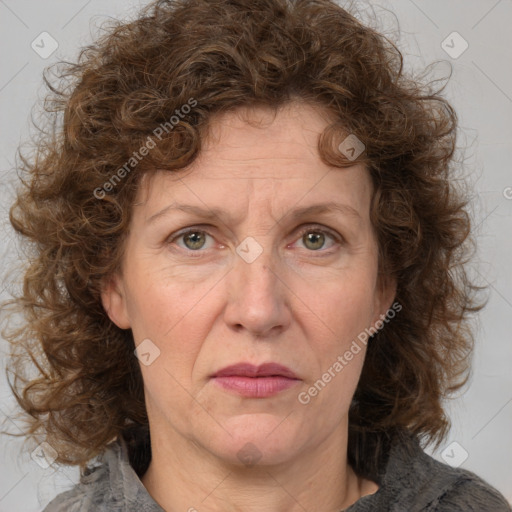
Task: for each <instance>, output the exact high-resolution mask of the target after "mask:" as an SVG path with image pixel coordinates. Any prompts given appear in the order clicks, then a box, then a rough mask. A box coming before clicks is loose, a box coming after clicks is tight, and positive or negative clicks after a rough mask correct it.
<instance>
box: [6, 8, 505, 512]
mask: <svg viewBox="0 0 512 512" xmlns="http://www.w3.org/2000/svg"><path fill="white" fill-rule="evenodd" d="M145 3H146V2H142V1H141V2H139V1H136V0H129V1H126V0H124V1H123V0H109V1H108V2H107V1H100V0H89V1H87V0H80V1H79V0H72V1H70V0H67V1H64V0H46V1H41V0H40V1H36V0H17V1H16V0H0V52H1V56H2V60H1V62H2V65H1V67H0V112H1V115H0V125H1V137H0V155H1V156H0V159H1V165H0V171H1V174H0V179H1V187H0V229H1V233H0V240H1V242H0V243H1V246H0V247H1V248H0V258H1V259H0V265H1V269H2V273H1V274H2V282H1V286H0V290H1V296H0V300H4V299H6V298H8V291H9V290H11V289H14V288H15V287H16V286H19V279H20V276H19V273H16V272H15V271H14V267H13V265H14V264H15V263H16V262H17V261H18V255H17V252H16V247H15V245H14V240H13V239H14V237H13V234H12V232H11V230H10V228H9V225H8V221H7V211H8V207H9V205H10V203H11V202H12V185H13V183H14V182H15V178H16V173H15V152H16V148H17V146H18V145H19V144H20V143H21V142H23V141H26V140H27V139H28V135H29V133H30V113H31V110H32V107H33V106H34V104H35V103H36V101H37V100H38V98H40V97H41V96H42V94H43V93H44V89H43V88H42V80H41V73H42V70H43V68H44V67H46V66H47V65H49V64H51V63H52V62H55V61H56V60H59V59H73V58H74V57H75V56H76V55H77V53H78V48H79V47H80V46H82V45H85V44H87V43H88V42H89V41H90V40H91V38H92V37H94V34H95V33H96V28H95V27H97V26H98V25H99V24H101V22H102V21H104V20H105V19H106V18H107V17H115V18H117V17H124V18H126V17H130V16H133V15H134V13H135V12H136V10H137V7H138V6H139V5H143V4H145ZM355 3H356V6H357V7H358V9H360V16H361V17H363V18H365V16H366V15H367V14H368V12H370V11H371V10H372V8H373V9H374V10H375V12H376V13H377V16H378V20H379V23H380V27H381V28H382V29H383V30H384V31H387V33H389V35H391V36H393V34H394V33H395V32H396V20H398V22H399V25H400V28H401V42H400V47H401V49H402V50H403V51H404V52H405V54H406V55H407V57H406V64H407V67H409V68H411V69H420V68H421V67H423V66H425V65H426V64H428V63H430V62H432V61H434V60H444V61H445V63H444V64H443V63H441V64H440V65H439V66H437V68H436V69H435V70H434V71H433V74H432V76H440V75H442V74H443V73H444V72H445V71H446V69H447V64H446V62H450V63H451V64H452V65H453V76H452V79H451V81H450V83H449V86H448V88H447V96H448V98H449V99H450V100H451V101H452V102H453V104H454V106H455V108H456V110H457V112H458V114H459V116H460V125H461V134H460V139H459V141H460V144H461V145H462V146H465V147H467V150H466V153H465V171H466V172H467V173H468V174H469V175H470V181H471V183H472V185H473V187H474V190H475V194H474V200H473V203H472V211H473V220H474V225H475V233H476V235H477V240H478V243H479V250H478V260H477V262H476V263H475V264H474V265H473V273H474V275H475V276H476V277H477V279H478V281H479V282H480V283H482V284H486V285H488V286H489V292H490V299H489V303H488V306H487V308H486V309H485V310H484V311H483V312H482V313H481V314H480V315H479V323H478V331H477V347H476V352H475V359H474V369H473V376H472V379H471V381H470V383H469V386H468V387H467V388H466V390H465V391H464V392H462V393H459V396H458V397H457V399H456V400H453V401H451V402H450V403H448V404H447V408H448V411H449V414H450V416H451V419H452V422H453V427H452V430H451V432H450V435H449V436H448V439H447V441H446V442H445V443H444V444H443V446H442V447H441V449H440V450H438V451H436V452H435V453H434V454H433V455H434V456H435V457H436V458H439V459H441V460H442V458H443V455H444V460H446V461H448V462H452V463H453V464H455V463H459V462H460V461H461V460H462V459H463V458H464V457H465V454H466V453H467V458H466V459H465V460H464V462H463V463H462V467H464V468H467V469H469V470H472V471H474V472H476V473H478V474H479V475H480V476H481V477H483V478H484V479H486V480H487V481H488V482H489V483H491V484H492V485H494V486H495V487H497V488H498V489H499V490H500V491H501V492H502V493H503V494H504V495H505V496H506V497H507V499H508V500H510V501H512V471H511V470H510V459H511V456H512V435H511V424H512V385H511V384H512V373H511V372H510V371H509V368H510V364H511V362H512V343H510V332H511V330H512V291H511V288H512V272H511V258H510V255H511V254H512V237H511V234H512V229H511V228H512V171H511V162H512V154H511V153H512V142H511V141H512V125H511V123H510V119H511V113H512V69H511V67H510V48H511V47H512V31H511V30H510V25H511V22H512V2H511V1H510V0H498V1H496V0H492V1H491V0H489V1H487V0H448V1H447V0H442V1H441V0H431V1H429V2H426V1H421V0H414V1H413V0H397V1H393V2H389V1H379V2H364V3H362V2H355ZM365 13H366V14H365ZM393 13H394V14H393ZM395 16H396V18H395ZM43 31H46V32H48V33H49V34H51V36H52V37H53V38H54V39H55V40H56V41H57V43H58V45H59V46H58V49H57V51H56V52H55V53H53V54H52V55H51V56H49V57H48V58H46V59H44V58H42V57H41V56H40V55H38V54H37V53H36V52H35V51H34V50H33V49H32V48H31V43H32V41H34V40H36V42H37V41H40V39H38V36H39V34H41V33H42V32H43ZM454 31H456V32H458V33H459V34H460V35H461V36H462V38H463V39H464V40H465V41H467V44H468V45H469V46H468V48H467V50H466V51H465V52H464V53H462V55H460V56H457V57H456V58H453V55H452V56H449V55H448V54H447V53H446V52H445V51H444V49H443V48H442V46H441V44H442V42H443V41H444V40H446V41H447V43H445V44H448V45H449V46H451V47H452V49H451V50H450V51H451V52H452V54H453V53H454V52H457V53H458V52H459V51H460V50H461V49H462V48H463V47H462V44H464V43H463V40H462V39H460V38H458V36H456V35H455V36H454V35H450V34H452V33H453V32H454ZM448 36H449V37H448ZM447 37H448V39H446V38H447ZM40 44H41V43H40ZM45 48H46V49H48V48H49V44H47V45H45ZM5 349H6V343H5V341H3V340H0V355H1V357H2V372H1V375H0V414H1V416H2V417H4V416H5V415H7V416H8V417H9V418H12V412H13V407H14V404H13V399H12V398H11V396H10V391H9V389H8V387H7V386H6V384H5V377H4V371H3V368H4V366H5ZM8 423H9V424H10V425H11V427H12V429H13V430H16V429H17V428H18V427H20V426H21V425H20V424H19V422H15V421H12V420H11V419H9V420H8ZM454 441H455V442H456V443H458V444H456V445H454V444H452V443H453V442H454ZM21 449H22V443H21V440H19V439H15V438H11V437H7V436H2V437H1V439H0V512H12V511H17V512H32V511H40V510H42V508H44V506H45V505H46V504H47V503H48V502H49V501H50V499H51V498H52V497H53V496H55V495H56V494H57V493H59V492H62V490H64V489H66V488H69V487H70V486H71V485H72V484H73V482H75V481H76V478H77V470H76V469H74V468H59V467H56V466H50V467H48V468H47V469H43V468H41V467H40V466H39V465H37V464H36V463H35V462H34V461H33V460H32V459H31V457H30V453H27V452H22V451H21ZM443 450H444V451H443Z"/></svg>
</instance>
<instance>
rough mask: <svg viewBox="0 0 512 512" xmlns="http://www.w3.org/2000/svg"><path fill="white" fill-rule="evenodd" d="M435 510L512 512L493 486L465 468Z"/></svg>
mask: <svg viewBox="0 0 512 512" xmlns="http://www.w3.org/2000/svg"><path fill="white" fill-rule="evenodd" d="M432 510H433V511H435V512H458V511H460V510H464V511H467V512H482V511H487V510H488V511H492V512H510V511H511V510H512V508H511V507H510V505H509V504H508V503H507V501H506V500H505V498H504V497H503V496H502V495H501V494H500V493H499V492H498V491H497V490H496V489H494V488H493V487H491V486H490V485H489V484H487V483H486V482H485V481H484V480H482V479H481V478H479V477H478V476H477V475H475V474H474V473H471V472H470V471H466V470H463V472H462V473H461V474H460V475H459V477H458V478H457V480H456V481H455V482H454V483H453V485H451V486H450V488H449V489H447V490H446V492H445V493H443V494H442V495H441V496H439V499H438V500H437V503H434V504H433V508H432Z"/></svg>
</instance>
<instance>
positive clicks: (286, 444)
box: [209, 414, 305, 467]
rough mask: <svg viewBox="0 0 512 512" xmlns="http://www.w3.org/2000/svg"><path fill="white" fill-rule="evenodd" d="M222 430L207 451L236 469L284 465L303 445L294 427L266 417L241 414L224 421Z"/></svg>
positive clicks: (278, 418)
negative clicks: (237, 467) (240, 467)
mask: <svg viewBox="0 0 512 512" xmlns="http://www.w3.org/2000/svg"><path fill="white" fill-rule="evenodd" d="M223 426H224V428H225V429H226V430H225V431H222V432H223V434H220V436H221V437H217V438H216V439H211V443H209V444H210V450H211V451H212V452H213V453H214V454H215V455H216V456H218V457H219V458H221V459H224V460H225V461H226V462H228V463H230V464H235V465H239V466H247V467H252V466H256V465H265V466H267V465H276V464H280V463H283V462H286V461H288V460H289V459H290V458H291V457H293V455H294V453H295V452H296V451H297V450H298V448H299V447H300V446H301V445H302V443H304V442H305V439H302V438H303V437H304V435H303V432H301V429H299V428H298V425H294V424H290V423H286V421H283V417H277V416H273V415H270V414H244V415H241V416H237V417H233V418H231V419H229V420H228V421H224V422H223ZM226 431H227V432H226ZM230 434H231V435H230Z"/></svg>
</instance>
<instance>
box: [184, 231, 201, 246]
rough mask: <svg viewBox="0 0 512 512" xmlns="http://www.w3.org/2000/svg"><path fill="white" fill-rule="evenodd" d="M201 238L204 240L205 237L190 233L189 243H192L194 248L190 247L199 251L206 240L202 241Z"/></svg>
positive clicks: (188, 236)
mask: <svg viewBox="0 0 512 512" xmlns="http://www.w3.org/2000/svg"><path fill="white" fill-rule="evenodd" d="M201 238H203V237H202V236H201V234H199V233H190V234H189V235H187V237H186V239H187V241H191V242H192V244H191V245H192V246H191V247H190V248H191V249H199V248H200V247H201V246H202V245H203V243H204V240H201ZM201 242H203V243H201Z"/></svg>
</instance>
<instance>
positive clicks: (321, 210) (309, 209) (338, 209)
mask: <svg viewBox="0 0 512 512" xmlns="http://www.w3.org/2000/svg"><path fill="white" fill-rule="evenodd" d="M175 211H181V212H186V213H191V214H193V215H196V216H198V217H202V218H204V219H206V220H209V219H212V220H213V219H216V218H220V219H225V220H230V219H231V216H230V215H229V213H228V212H226V211H225V210H223V209H221V208H216V207H212V208H209V207H207V208H203V207H201V206H195V205H190V204H179V203H172V204H170V205H169V206H166V207H165V208H163V209H162V210H160V211H158V212H156V213H155V214H153V215H151V217H149V218H148V219H147V220H146V224H151V223H153V222H155V221H156V220H157V219H159V218H161V217H164V216H166V215H168V214H169V213H171V212H175ZM336 213H341V214H343V215H346V216H349V217H353V218H355V219H357V220H362V218H361V215H360V214H359V212H358V211H357V210H356V209H355V208H353V207H352V206H349V205H348V204H339V203H335V202H333V201H331V202H327V203H321V204H313V205H310V206H304V207H302V208H296V209H295V210H293V211H292V212H291V213H287V214H285V215H284V216H283V218H284V217H289V218H291V219H299V218H303V217H307V216H309V215H320V214H330V215H333V214H336ZM231 220H232V219H231ZM278 222H279V221H278Z"/></svg>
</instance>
